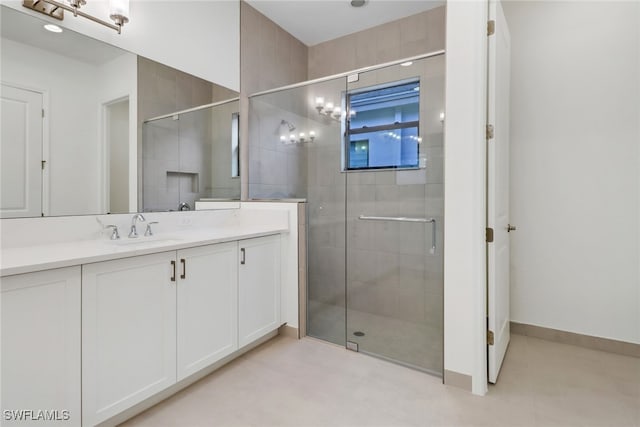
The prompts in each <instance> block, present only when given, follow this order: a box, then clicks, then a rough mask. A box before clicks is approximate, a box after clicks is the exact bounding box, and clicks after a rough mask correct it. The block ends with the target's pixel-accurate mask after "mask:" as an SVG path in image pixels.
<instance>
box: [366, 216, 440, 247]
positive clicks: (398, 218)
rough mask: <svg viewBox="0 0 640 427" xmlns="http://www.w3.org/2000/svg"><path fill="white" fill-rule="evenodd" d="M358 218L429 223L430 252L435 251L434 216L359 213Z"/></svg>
mask: <svg viewBox="0 0 640 427" xmlns="http://www.w3.org/2000/svg"><path fill="white" fill-rule="evenodd" d="M358 219H363V220H368V221H395V222H421V223H431V251H430V252H431V254H432V255H433V254H435V253H436V219H435V218H409V217H405V216H368V215H360V216H359V217H358Z"/></svg>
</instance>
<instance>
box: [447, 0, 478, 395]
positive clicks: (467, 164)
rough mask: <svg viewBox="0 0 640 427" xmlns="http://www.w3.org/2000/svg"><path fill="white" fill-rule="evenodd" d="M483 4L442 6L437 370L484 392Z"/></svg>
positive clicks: (469, 3)
mask: <svg viewBox="0 0 640 427" xmlns="http://www.w3.org/2000/svg"><path fill="white" fill-rule="evenodd" d="M487 11H488V6H487V1H486V0H477V1H456V0H453V1H451V0H450V1H449V2H448V3H447V46H446V50H447V53H446V68H447V76H446V89H445V90H446V99H445V103H446V108H445V117H446V119H445V132H444V134H445V143H444V147H445V155H444V159H445V160H444V170H445V174H444V177H445V178H444V182H445V185H444V189H445V191H444V212H445V221H444V226H445V231H444V233H445V236H446V242H445V245H444V369H445V383H446V382H447V372H446V371H450V372H455V373H458V374H462V375H467V376H470V377H471V380H472V391H473V393H474V394H484V393H486V391H487V360H486V341H485V339H486V335H485V316H486V310H485V284H486V280H485V277H486V276H485V275H486V243H485V234H484V233H485V226H486V219H485V212H486V211H485V205H486V201H485V184H484V183H485V148H484V147H485V143H486V141H485V139H484V130H485V124H486V102H487V101H486V100H487V96H486V81H487V80H486V79H487V75H486V69H487V49H486V47H487V35H486V31H487Z"/></svg>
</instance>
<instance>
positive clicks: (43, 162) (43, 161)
mask: <svg viewBox="0 0 640 427" xmlns="http://www.w3.org/2000/svg"><path fill="white" fill-rule="evenodd" d="M41 164H42V170H44V166H45V165H46V164H47V161H46V160H42V161H41Z"/></svg>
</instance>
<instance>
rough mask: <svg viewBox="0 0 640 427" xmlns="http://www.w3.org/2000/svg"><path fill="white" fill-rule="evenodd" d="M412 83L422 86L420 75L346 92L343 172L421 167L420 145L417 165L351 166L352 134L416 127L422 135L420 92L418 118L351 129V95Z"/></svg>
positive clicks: (343, 122) (343, 124)
mask: <svg viewBox="0 0 640 427" xmlns="http://www.w3.org/2000/svg"><path fill="white" fill-rule="evenodd" d="M411 83H417V84H418V87H419V86H420V83H421V82H420V77H412V78H408V79H402V80H396V81H393V82H389V83H383V84H379V85H373V86H367V87H363V88H358V89H354V90H350V91H346V92H345V96H344V98H343V102H344V107H345V109H344V111H345V115H344V120H342V126H343V132H342V150H343V153H344V154H343V165H342V172H366V171H384V170H392V171H398V170H415V169H421V167H420V145H418V153H417V154H418V156H417V157H418V163H417V165H415V166H391V165H388V166H366V167H355V168H352V167H350V148H351V135H359V134H366V133H373V132H383V131H393V130H402V129H407V128H416V129H417V132H418V135H420V104H421V99H420V94H418V120H412V121H409V122H394V123H390V124H384V125H378V126H364V127H361V128H357V129H351V115H350V113H351V97H352V96H353V95H360V94H362V93H365V92H373V91H376V90H380V89H387V88H392V87H395V86H403V85H407V84H411Z"/></svg>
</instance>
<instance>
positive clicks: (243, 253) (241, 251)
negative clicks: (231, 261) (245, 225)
mask: <svg viewBox="0 0 640 427" xmlns="http://www.w3.org/2000/svg"><path fill="white" fill-rule="evenodd" d="M240 264H243V265H244V264H245V251H244V248H240Z"/></svg>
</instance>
